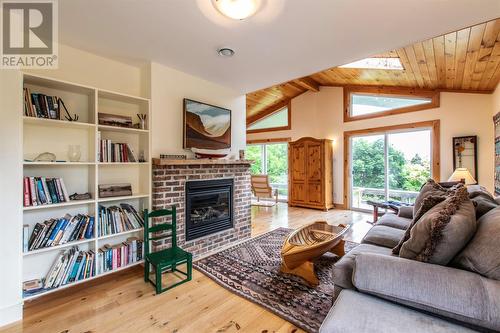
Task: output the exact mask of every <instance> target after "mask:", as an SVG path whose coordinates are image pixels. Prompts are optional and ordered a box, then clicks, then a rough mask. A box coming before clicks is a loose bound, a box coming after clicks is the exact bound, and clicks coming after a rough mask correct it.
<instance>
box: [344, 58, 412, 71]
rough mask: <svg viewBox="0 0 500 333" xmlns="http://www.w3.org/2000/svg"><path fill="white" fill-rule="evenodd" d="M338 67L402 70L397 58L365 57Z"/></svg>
mask: <svg viewBox="0 0 500 333" xmlns="http://www.w3.org/2000/svg"><path fill="white" fill-rule="evenodd" d="M339 67H340V68H365V69H392V70H400V71H402V70H404V68H403V65H402V64H401V60H399V58H395V57H393V58H385V57H376V58H366V59H362V60H358V61H355V62H351V63H348V64H345V65H342V66H339Z"/></svg>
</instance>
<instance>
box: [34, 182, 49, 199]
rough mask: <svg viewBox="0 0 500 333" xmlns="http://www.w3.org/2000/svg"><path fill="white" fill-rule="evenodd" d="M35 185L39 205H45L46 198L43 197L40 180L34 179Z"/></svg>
mask: <svg viewBox="0 0 500 333" xmlns="http://www.w3.org/2000/svg"><path fill="white" fill-rule="evenodd" d="M36 183H37V187H38V191H37V192H38V198H39V200H40V203H41V204H42V205H45V204H47V203H48V201H47V197H46V196H45V191H44V188H43V184H42V180H41V179H39V178H37V179H36Z"/></svg>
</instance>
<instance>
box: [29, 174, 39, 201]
mask: <svg viewBox="0 0 500 333" xmlns="http://www.w3.org/2000/svg"><path fill="white" fill-rule="evenodd" d="M29 182H30V194H31V205H32V206H38V202H37V200H36V198H37V196H36V191H35V178H33V177H29Z"/></svg>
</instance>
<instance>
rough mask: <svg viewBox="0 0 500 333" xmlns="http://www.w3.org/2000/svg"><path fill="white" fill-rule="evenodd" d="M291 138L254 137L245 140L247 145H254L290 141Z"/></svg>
mask: <svg viewBox="0 0 500 333" xmlns="http://www.w3.org/2000/svg"><path fill="white" fill-rule="evenodd" d="M290 141H292V138H290V137H288V138H270V139H254V140H247V145H254V144H259V143H274V142H290Z"/></svg>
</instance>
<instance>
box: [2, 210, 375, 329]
mask: <svg viewBox="0 0 500 333" xmlns="http://www.w3.org/2000/svg"><path fill="white" fill-rule="evenodd" d="M369 219H370V215H368V214H363V213H357V212H352V211H345V210H330V211H329V212H323V211H316V210H310V209H304V208H289V207H288V206H287V205H286V204H283V203H279V204H278V205H276V206H274V207H252V236H256V235H259V234H262V233H265V232H267V231H270V230H273V229H276V228H278V227H286V228H298V227H300V226H302V225H304V224H307V223H311V222H314V221H316V220H326V221H328V222H330V223H346V224H351V223H352V227H351V229H350V231H349V233H348V234H347V236H346V239H347V240H351V241H355V242H360V241H361V239H362V237H363V236H364V235H365V234H366V232H367V231H368V230H369V229H370V228H371V225H370V224H368V223H366V221H367V220H369ZM181 269H182V268H181ZM265 331H267V332H269V333H270V332H282V333H299V332H303V331H302V330H300V329H298V328H297V327H295V326H294V325H292V324H291V323H289V322H287V321H286V320H284V319H282V318H280V317H278V316H276V315H274V314H273V313H271V312H269V311H267V310H266V309H264V308H262V307H260V306H259V305H256V304H254V303H252V302H250V301H247V300H246V299H244V298H242V297H240V296H238V295H236V294H234V293H232V292H230V291H228V290H226V289H224V288H223V287H221V286H219V285H218V284H217V283H215V282H214V281H212V280H211V279H210V278H208V277H207V276H205V275H203V274H202V273H201V272H199V271H196V270H194V271H193V280H192V281H191V282H189V283H185V284H182V285H180V286H178V287H176V288H174V289H171V290H169V291H167V292H165V293H163V294H161V295H156V294H155V292H154V289H153V286H152V285H151V284H149V283H145V282H144V279H143V269H142V266H135V267H132V268H130V269H128V270H123V271H121V272H118V273H116V274H111V275H109V276H106V277H103V278H102V279H99V280H94V281H90V282H89V283H84V284H81V285H79V286H75V287H73V288H68V289H65V290H61V291H60V292H57V293H53V294H50V295H46V296H44V297H40V298H38V299H35V300H33V301H30V302H26V304H25V307H24V320H23V321H21V322H18V323H15V324H13V325H10V326H8V327H4V328H3V329H0V332H3V333H21V332H22V333H45V332H47V333H49V332H50V333H53V332H65V333H73V332H92V333H99V332H106V333H108V332H111V333H115V332H116V333H124V332H141V333H148V332H179V333H180V332H220V333H233V332H265Z"/></svg>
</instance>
